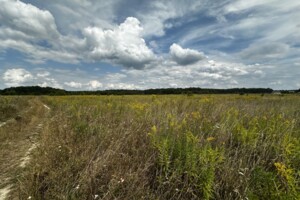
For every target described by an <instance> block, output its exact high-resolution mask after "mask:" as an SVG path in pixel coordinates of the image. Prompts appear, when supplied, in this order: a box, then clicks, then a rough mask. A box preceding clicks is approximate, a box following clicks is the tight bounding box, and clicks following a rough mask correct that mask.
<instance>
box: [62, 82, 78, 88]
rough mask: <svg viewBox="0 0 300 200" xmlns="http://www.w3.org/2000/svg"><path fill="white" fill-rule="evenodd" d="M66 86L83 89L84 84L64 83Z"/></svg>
mask: <svg viewBox="0 0 300 200" xmlns="http://www.w3.org/2000/svg"><path fill="white" fill-rule="evenodd" d="M64 84H65V85H67V86H69V87H71V88H81V87H82V83H78V82H74V81H71V82H64Z"/></svg>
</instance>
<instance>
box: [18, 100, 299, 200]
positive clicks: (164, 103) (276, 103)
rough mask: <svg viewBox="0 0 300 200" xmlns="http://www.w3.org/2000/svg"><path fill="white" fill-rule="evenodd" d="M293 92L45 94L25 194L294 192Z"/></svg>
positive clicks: (234, 195) (22, 185) (283, 195)
mask: <svg viewBox="0 0 300 200" xmlns="http://www.w3.org/2000/svg"><path fill="white" fill-rule="evenodd" d="M299 99H300V97H299V96H296V95H290V96H272V95H265V96H259V95H249V96H239V95H230V96H229V95H211V96H204V95H195V96H179V95H178V96H175V95H174V96H106V97H104V96H100V97H96V96H94V97H93V96H78V97H74V96H70V97H68V96H66V97H45V98H44V99H43V101H44V102H46V104H47V105H48V106H49V107H51V114H52V116H51V119H50V120H49V121H48V123H47V124H46V125H45V126H44V131H43V134H42V135H41V138H40V141H39V146H38V148H37V149H36V150H35V153H34V155H33V162H30V164H29V165H28V166H27V167H26V173H25V174H24V175H23V176H22V177H21V178H20V179H19V192H20V198H21V199H26V198H28V197H29V196H31V197H32V198H33V199H246V198H248V199H299V198H300V196H299V176H300V171H299V166H300V144H299V143H300V116H299V115H300V110H299V108H300V101H299Z"/></svg>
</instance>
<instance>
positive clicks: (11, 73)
mask: <svg viewBox="0 0 300 200" xmlns="http://www.w3.org/2000/svg"><path fill="white" fill-rule="evenodd" d="M3 80H4V81H5V85H7V86H19V85H21V84H23V83H26V82H28V81H31V80H33V75H32V74H31V73H30V72H28V71H26V70H25V69H21V68H16V69H8V70H6V71H5V72H4V74H3Z"/></svg>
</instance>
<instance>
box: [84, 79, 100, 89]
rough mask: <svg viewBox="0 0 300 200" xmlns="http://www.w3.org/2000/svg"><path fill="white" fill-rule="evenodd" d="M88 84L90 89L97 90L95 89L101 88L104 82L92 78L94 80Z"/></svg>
mask: <svg viewBox="0 0 300 200" xmlns="http://www.w3.org/2000/svg"><path fill="white" fill-rule="evenodd" d="M87 86H88V89H90V90H95V89H99V88H101V87H102V86H103V85H102V83H100V82H99V81H97V80H92V81H90V82H88V83H87Z"/></svg>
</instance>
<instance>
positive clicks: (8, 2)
mask: <svg viewBox="0 0 300 200" xmlns="http://www.w3.org/2000/svg"><path fill="white" fill-rule="evenodd" d="M0 20H1V25H2V26H4V27H10V28H12V29H13V30H14V31H16V32H18V33H19V34H24V35H27V36H29V37H31V38H32V39H34V40H37V39H56V38H58V37H59V33H58V31H57V27H56V24H55V20H54V17H53V16H52V14H51V13H50V12H49V11H47V10H40V9H38V8H37V7H35V6H33V5H31V4H26V3H23V2H22V1H19V0H2V1H1V6H0ZM7 30H9V29H7ZM10 31H12V30H10Z"/></svg>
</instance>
